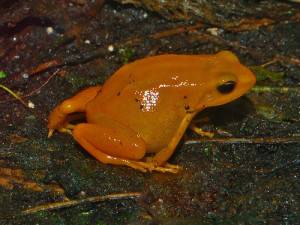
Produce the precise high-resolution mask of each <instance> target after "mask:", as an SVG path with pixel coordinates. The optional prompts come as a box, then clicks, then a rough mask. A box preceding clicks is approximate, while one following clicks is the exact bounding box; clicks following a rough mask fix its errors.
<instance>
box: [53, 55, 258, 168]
mask: <svg viewBox="0 0 300 225" xmlns="http://www.w3.org/2000/svg"><path fill="white" fill-rule="evenodd" d="M227 81H230V82H234V83H235V87H234V89H233V90H232V91H231V92H229V93H226V94H224V93H220V91H219V90H218V88H217V87H218V86H220V85H222V84H224V83H226V82H227ZM254 84H255V77H254V75H253V74H252V72H251V71H250V70H249V69H247V68H246V67H245V66H243V65H242V64H240V62H239V60H238V58H237V57H236V56H235V55H234V54H233V53H231V52H229V51H222V52H219V53H218V54H215V55H160V56H154V57H148V58H145V59H141V60H137V61H135V62H133V63H130V64H127V65H125V66H123V67H121V68H120V69H119V70H118V71H117V72H116V73H115V74H113V75H112V76H111V77H110V79H108V80H107V81H106V82H105V84H104V85H103V86H102V87H101V86H95V87H91V88H88V89H86V90H83V91H81V92H79V93H78V94H77V95H75V96H74V97H72V98H70V99H67V100H65V101H64V102H63V103H61V104H60V105H58V106H57V107H56V108H55V109H54V110H53V111H52V112H51V114H50V116H49V121H48V129H49V134H50V135H51V134H52V132H53V131H54V130H60V131H66V130H67V129H66V128H67V127H68V125H67V124H68V115H69V114H71V113H74V112H85V113H86V119H87V123H83V124H79V125H76V126H75V127H74V130H73V131H72V134H73V136H74V138H75V139H76V140H77V141H78V142H79V143H80V144H81V145H82V146H83V148H85V149H86V150H87V151H88V152H89V153H90V154H91V155H93V156H94V157H96V158H97V159H98V160H99V161H101V162H103V163H109V164H115V165H127V166H130V167H132V168H135V169H138V170H141V171H143V172H145V171H152V170H156V171H160V172H177V171H178V167H177V166H175V165H170V164H167V163H166V162H167V160H168V159H169V157H170V156H171V155H172V154H173V152H174V150H175V147H176V145H177V144H178V142H179V140H180V138H181V137H182V135H183V133H184V131H185V130H186V128H187V127H188V125H189V123H190V121H191V120H192V118H193V117H194V116H195V115H196V114H197V113H198V112H200V111H201V110H203V109H205V108H207V107H210V106H217V105H222V104H225V103H228V102H230V101H232V100H234V99H236V98H238V97H240V96H241V95H243V94H244V93H245V92H247V91H248V90H249V89H250V88H251V87H252V86H253V85H254ZM150 152H152V153H156V154H155V155H154V157H152V158H150V159H147V161H145V160H144V159H145V154H146V153H150Z"/></svg>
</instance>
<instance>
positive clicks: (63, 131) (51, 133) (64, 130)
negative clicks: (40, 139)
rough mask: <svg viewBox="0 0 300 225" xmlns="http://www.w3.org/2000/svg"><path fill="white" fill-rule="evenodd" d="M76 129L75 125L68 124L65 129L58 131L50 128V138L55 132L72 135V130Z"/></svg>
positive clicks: (61, 128)
mask: <svg viewBox="0 0 300 225" xmlns="http://www.w3.org/2000/svg"><path fill="white" fill-rule="evenodd" d="M74 127H75V125H73V124H70V123H68V124H66V125H64V126H63V127H60V128H57V129H52V128H49V130H48V138H50V137H51V136H52V135H53V133H54V131H55V130H58V131H59V132H61V133H67V134H70V135H72V130H73V128H74Z"/></svg>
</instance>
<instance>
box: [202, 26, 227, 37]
mask: <svg viewBox="0 0 300 225" xmlns="http://www.w3.org/2000/svg"><path fill="white" fill-rule="evenodd" d="M206 31H207V32H208V33H210V34H211V35H213V36H219V35H220V34H221V33H222V32H223V30H222V29H219V28H217V27H211V28H207V29H206Z"/></svg>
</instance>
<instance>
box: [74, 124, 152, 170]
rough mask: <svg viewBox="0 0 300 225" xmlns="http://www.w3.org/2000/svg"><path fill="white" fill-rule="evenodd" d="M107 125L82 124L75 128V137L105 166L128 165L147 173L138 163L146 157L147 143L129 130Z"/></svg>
mask: <svg viewBox="0 0 300 225" xmlns="http://www.w3.org/2000/svg"><path fill="white" fill-rule="evenodd" d="M106 125H107V124H88V123H81V124H78V125H76V126H75V127H74V129H73V136H74V138H75V140H76V141H77V142H78V143H79V144H80V145H81V146H82V147H83V148H84V149H85V150H86V151H88V152H89V153H90V154H91V155H92V156H94V157H95V158H96V159H97V160H99V161H100V162H102V163H104V164H113V165H126V166H129V167H132V168H134V169H137V170H140V171H142V172H146V171H147V170H146V169H145V168H144V167H143V166H141V165H140V164H139V162H138V161H137V160H140V159H142V158H143V157H144V155H145V152H146V145H145V142H144V141H143V140H142V139H141V138H139V137H137V135H136V134H135V133H134V132H133V131H132V130H131V129H129V128H125V127H123V129H119V128H121V127H109V126H106ZM112 125H113V126H114V125H115V124H114V123H112ZM120 126H121V125H120Z"/></svg>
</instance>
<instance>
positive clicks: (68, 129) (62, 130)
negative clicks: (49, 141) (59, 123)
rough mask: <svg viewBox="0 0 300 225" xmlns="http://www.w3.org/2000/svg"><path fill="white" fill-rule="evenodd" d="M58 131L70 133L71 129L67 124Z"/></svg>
mask: <svg viewBox="0 0 300 225" xmlns="http://www.w3.org/2000/svg"><path fill="white" fill-rule="evenodd" d="M58 131H59V132H61V133H67V134H71V135H72V129H70V128H68V126H66V127H62V128H59V129H58Z"/></svg>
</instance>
